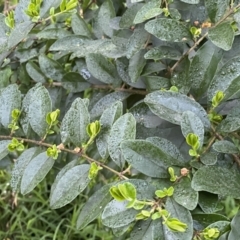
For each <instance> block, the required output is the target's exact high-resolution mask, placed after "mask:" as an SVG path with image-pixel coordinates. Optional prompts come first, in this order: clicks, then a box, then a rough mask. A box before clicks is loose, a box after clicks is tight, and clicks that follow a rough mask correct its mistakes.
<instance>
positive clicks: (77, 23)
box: [71, 14, 92, 38]
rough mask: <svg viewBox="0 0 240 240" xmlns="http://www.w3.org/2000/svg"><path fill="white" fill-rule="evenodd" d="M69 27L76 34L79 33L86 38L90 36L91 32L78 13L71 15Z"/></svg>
mask: <svg viewBox="0 0 240 240" xmlns="http://www.w3.org/2000/svg"><path fill="white" fill-rule="evenodd" d="M71 27H72V30H73V32H74V33H75V34H76V35H81V36H84V37H88V38H91V37H92V34H91V32H90V30H89V28H88V26H87V23H86V22H85V21H84V19H83V18H82V17H80V16H79V15H78V14H73V15H72V21H71Z"/></svg>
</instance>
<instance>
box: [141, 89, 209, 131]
mask: <svg viewBox="0 0 240 240" xmlns="http://www.w3.org/2000/svg"><path fill="white" fill-rule="evenodd" d="M144 102H145V103H146V104H147V105H148V106H149V108H150V109H151V111H152V112H153V113H154V114H156V115H157V116H159V117H161V118H162V119H165V120H167V121H169V122H171V123H174V124H179V125H180V124H181V121H182V118H183V117H182V115H183V112H185V111H191V112H193V113H195V114H196V115H197V116H198V117H199V118H200V119H201V121H202V122H203V124H204V126H205V127H207V128H209V126H210V123H209V120H208V118H207V114H206V111H205V110H204V109H203V107H202V106H201V105H200V104H199V103H197V102H195V101H194V100H193V99H191V98H189V97H187V96H185V95H183V94H181V93H178V92H166V91H156V92H153V93H150V94H148V95H147V96H146V97H145V99H144Z"/></svg>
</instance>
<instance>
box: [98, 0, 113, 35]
mask: <svg viewBox="0 0 240 240" xmlns="http://www.w3.org/2000/svg"><path fill="white" fill-rule="evenodd" d="M115 16H116V14H115V9H114V6H113V3H112V0H106V1H104V2H103V4H102V5H101V7H100V9H99V12H98V24H99V25H100V27H101V29H102V30H103V32H104V33H105V34H106V35H107V36H108V37H112V35H113V29H112V28H111V27H109V22H110V19H112V18H114V17H115Z"/></svg>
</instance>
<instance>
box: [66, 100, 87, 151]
mask: <svg viewBox="0 0 240 240" xmlns="http://www.w3.org/2000/svg"><path fill="white" fill-rule="evenodd" d="M89 123H90V117H89V113H88V109H87V107H86V105H85V103H84V101H83V99H81V98H77V99H76V100H75V101H74V102H73V103H72V106H71V108H70V109H69V110H68V112H67V113H66V114H65V116H64V118H63V120H62V125H61V139H62V142H63V143H65V142H67V141H68V140H70V141H71V142H72V143H73V144H74V145H75V146H78V147H80V146H81V145H82V144H84V143H86V141H87V140H88V134H87V132H86V128H87V126H88V124H89Z"/></svg>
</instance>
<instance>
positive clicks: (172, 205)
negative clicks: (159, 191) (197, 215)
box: [163, 198, 193, 240]
mask: <svg viewBox="0 0 240 240" xmlns="http://www.w3.org/2000/svg"><path fill="white" fill-rule="evenodd" d="M165 207H166V210H167V211H168V212H169V213H170V214H171V218H177V219H179V220H180V221H181V222H183V223H185V224H187V229H186V231H185V232H174V231H171V230H169V229H168V227H167V226H166V225H163V229H164V236H167V239H169V240H170V239H184V240H191V239H192V235H193V220H192V216H191V214H190V212H189V210H187V209H186V208H184V207H182V206H181V205H179V204H178V203H176V202H175V201H174V200H173V199H172V198H168V199H167V202H166V206H165Z"/></svg>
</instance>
